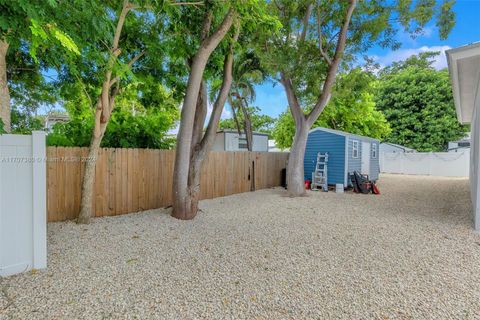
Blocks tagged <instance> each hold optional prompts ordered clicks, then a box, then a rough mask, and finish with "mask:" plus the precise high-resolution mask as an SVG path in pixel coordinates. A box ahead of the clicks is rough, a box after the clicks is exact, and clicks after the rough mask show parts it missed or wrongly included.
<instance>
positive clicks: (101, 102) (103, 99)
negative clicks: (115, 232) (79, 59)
mask: <svg viewBox="0 0 480 320" xmlns="http://www.w3.org/2000/svg"><path fill="white" fill-rule="evenodd" d="M133 7H134V6H133V5H132V4H130V3H129V1H128V0H124V2H123V8H122V11H121V13H120V15H119V17H118V22H117V26H116V29H115V34H114V37H113V42H112V47H111V48H110V57H109V60H108V63H107V66H106V70H105V76H104V79H103V84H102V91H101V93H100V96H99V97H98V101H97V105H96V110H95V119H94V127H93V132H92V140H91V141H90V147H89V154H88V159H87V162H86V163H85V173H84V176H83V182H82V199H81V202H80V214H79V216H78V219H77V223H83V224H87V223H89V222H90V218H91V217H92V197H93V187H94V182H95V165H96V162H97V156H98V150H99V148H100V144H101V143H102V139H103V136H104V134H105V130H106V129H107V125H108V122H109V121H110V117H111V115H112V112H113V109H114V108H115V98H116V96H117V94H118V93H119V91H120V76H119V75H117V76H115V77H113V79H112V74H113V68H114V64H115V60H116V59H117V58H118V56H119V55H120V52H121V50H120V48H119V41H120V35H121V33H122V29H123V25H124V24H125V18H126V16H127V14H128V12H129V11H130V10H131V9H132V8H133ZM143 54H144V52H143V51H142V52H141V53H140V54H138V55H136V56H135V57H134V58H133V59H132V60H130V62H129V63H128V67H129V68H131V67H132V66H133V64H134V63H135V62H136V61H137V60H138V59H140V57H141V56H142V55H143Z"/></svg>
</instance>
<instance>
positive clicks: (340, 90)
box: [273, 68, 391, 148]
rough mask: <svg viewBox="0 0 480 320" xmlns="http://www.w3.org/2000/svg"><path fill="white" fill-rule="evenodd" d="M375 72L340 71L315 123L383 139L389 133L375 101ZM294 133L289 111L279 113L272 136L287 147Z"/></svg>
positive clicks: (388, 128) (385, 121)
mask: <svg viewBox="0 0 480 320" xmlns="http://www.w3.org/2000/svg"><path fill="white" fill-rule="evenodd" d="M376 85H377V84H376V80H375V76H374V75H373V74H371V73H368V72H365V71H362V70H361V69H360V68H355V69H352V70H351V71H350V72H349V73H345V74H340V75H339V76H338V78H337V82H336V84H335V87H334V90H333V95H332V98H331V100H330V103H329V104H328V105H327V107H326V108H325V110H324V111H323V113H322V114H321V115H320V117H319V118H318V120H317V121H316V122H315V123H314V125H313V128H315V127H326V128H332V129H336V130H341V131H345V132H350V133H354V134H359V135H364V136H369V137H372V138H377V139H383V138H385V137H386V136H388V134H389V133H390V131H391V130H390V126H389V124H388V123H387V120H386V119H385V117H384V115H383V114H382V112H380V111H379V110H377V108H376V107H375V101H374V95H373V94H374V92H375V86H376ZM294 135H295V124H294V121H293V117H292V115H291V113H290V112H288V111H286V112H284V113H282V114H281V115H280V117H279V119H278V120H277V122H276V124H275V127H274V129H273V138H274V139H275V141H276V144H277V146H278V147H280V148H289V147H290V146H291V144H292V142H293V137H294Z"/></svg>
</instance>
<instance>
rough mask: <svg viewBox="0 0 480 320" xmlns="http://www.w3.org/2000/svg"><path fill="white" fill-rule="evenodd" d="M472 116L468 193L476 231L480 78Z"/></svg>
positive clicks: (478, 227)
mask: <svg viewBox="0 0 480 320" xmlns="http://www.w3.org/2000/svg"><path fill="white" fill-rule="evenodd" d="M473 110H474V111H473V116H472V122H471V125H470V126H471V131H472V134H471V141H470V152H471V155H470V156H471V159H470V192H471V198H472V207H473V221H474V225H475V229H476V230H480V203H479V202H480V186H479V185H480V181H479V172H478V171H479V166H480V163H479V162H480V139H479V136H478V135H479V134H480V76H479V78H478V80H477V90H476V98H475V107H474V109H473Z"/></svg>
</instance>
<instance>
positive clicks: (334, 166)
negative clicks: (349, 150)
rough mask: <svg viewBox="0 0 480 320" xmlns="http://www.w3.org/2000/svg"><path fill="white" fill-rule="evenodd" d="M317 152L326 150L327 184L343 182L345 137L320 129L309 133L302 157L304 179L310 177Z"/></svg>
mask: <svg viewBox="0 0 480 320" xmlns="http://www.w3.org/2000/svg"><path fill="white" fill-rule="evenodd" d="M319 152H322V153H325V152H328V184H330V185H332V184H337V183H342V184H343V183H344V179H345V137H344V136H341V135H337V134H334V133H330V132H325V131H321V130H316V131H313V132H310V133H309V135H308V139H307V147H306V149H305V159H304V175H305V179H308V180H311V179H312V172H314V171H315V164H316V162H317V154H318V153H319Z"/></svg>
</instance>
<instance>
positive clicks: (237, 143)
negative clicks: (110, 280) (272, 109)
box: [212, 129, 268, 152]
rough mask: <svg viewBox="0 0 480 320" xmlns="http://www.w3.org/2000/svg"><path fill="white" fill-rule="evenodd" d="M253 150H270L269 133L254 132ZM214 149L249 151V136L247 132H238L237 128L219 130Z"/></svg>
mask: <svg viewBox="0 0 480 320" xmlns="http://www.w3.org/2000/svg"><path fill="white" fill-rule="evenodd" d="M252 149H253V150H252V151H260V152H267V151H268V134H266V133H261V132H254V133H253V148H252ZM212 150H213V151H247V138H246V137H245V134H241V135H239V134H238V131H237V130H233V129H224V130H221V131H218V132H217V135H216V136H215V142H214V144H213V148H212Z"/></svg>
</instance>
